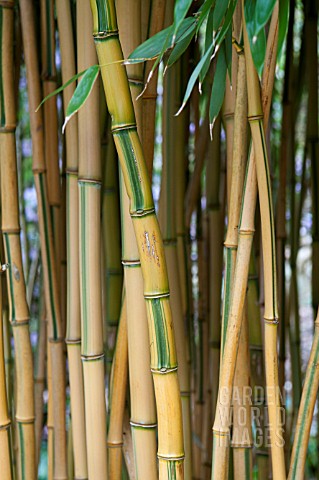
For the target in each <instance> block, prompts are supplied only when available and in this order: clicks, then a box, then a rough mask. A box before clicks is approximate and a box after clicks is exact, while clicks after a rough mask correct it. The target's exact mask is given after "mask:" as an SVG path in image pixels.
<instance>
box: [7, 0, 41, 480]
mask: <svg viewBox="0 0 319 480" xmlns="http://www.w3.org/2000/svg"><path fill="white" fill-rule="evenodd" d="M13 6H14V4H13V2H11V1H7V2H2V4H1V5H0V36H1V47H0V48H1V58H0V74H1V81H0V84H1V87H0V105H1V107H0V119H1V123H0V127H1V129H0V158H1V207H2V218H1V228H2V233H3V238H4V251H5V259H6V263H7V264H8V271H7V274H6V277H7V292H8V302H9V319H10V323H11V326H12V328H13V336H14V344H15V357H14V358H15V375H16V379H15V384H16V385H15V421H16V429H17V440H18V474H19V478H21V479H30V480H31V479H35V478H36V471H35V434H34V415H35V413H34V391H33V375H32V372H33V359H32V350H31V343H30V338H29V309H28V305H27V299H26V288H25V281H24V273H23V265H22V252H21V243H20V225H19V207H18V178H17V161H16V144H15V127H16V111H15V101H14V78H13V73H14V64H13V25H14V12H13ZM1 306H2V305H1ZM1 315H2V312H1ZM1 328H2V324H1ZM2 348H3V337H2V332H1V350H2ZM1 357H2V358H3V350H2V351H1ZM3 373H4V372H3ZM2 378H3V380H4V379H5V375H3V376H2ZM1 390H2V400H4V409H5V410H6V401H5V398H3V397H5V392H6V390H5V389H4V388H2V389H1ZM6 417H8V415H7V412H5V411H4V412H3V413H2V418H1V425H3V427H4V434H5V435H6V436H7V435H8V434H9V429H8V428H7V426H6V425H5V423H7V424H8V427H9V418H6ZM2 437H3V435H2ZM7 440H9V438H8V437H7ZM7 448H8V445H7ZM3 453H4V460H5V457H6V446H5V445H4V451H3ZM4 465H6V466H8V465H7V464H6V463H5V462H4ZM8 473H9V475H12V472H11V468H10V472H8Z"/></svg>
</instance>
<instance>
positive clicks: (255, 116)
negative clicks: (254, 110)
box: [248, 113, 264, 123]
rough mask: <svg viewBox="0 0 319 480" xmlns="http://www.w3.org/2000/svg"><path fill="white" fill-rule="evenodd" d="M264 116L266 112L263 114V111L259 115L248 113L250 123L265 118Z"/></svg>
mask: <svg viewBox="0 0 319 480" xmlns="http://www.w3.org/2000/svg"><path fill="white" fill-rule="evenodd" d="M263 118H264V114H263V113H261V114H259V115H248V121H249V122H250V123H252V122H259V121H260V120H263Z"/></svg>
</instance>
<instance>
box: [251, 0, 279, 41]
mask: <svg viewBox="0 0 319 480" xmlns="http://www.w3.org/2000/svg"><path fill="white" fill-rule="evenodd" d="M275 3H276V0H257V1H256V7H255V23H256V33H257V34H258V33H259V32H260V30H262V29H263V28H264V26H265V25H266V23H267V22H268V20H269V18H270V16H271V14H272V11H273V9H274V6H275Z"/></svg>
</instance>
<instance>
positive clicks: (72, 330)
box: [56, 0, 87, 478]
mask: <svg viewBox="0 0 319 480" xmlns="http://www.w3.org/2000/svg"><path fill="white" fill-rule="evenodd" d="M56 11H57V20H58V30H59V39H60V50H61V69H62V81H63V83H65V82H66V81H67V80H69V79H70V78H71V77H72V76H74V74H75V71H76V70H75V52H74V39H73V32H72V18H71V8H70V3H69V2H65V1H63V0H56ZM74 89H75V84H72V85H70V86H68V87H67V88H65V89H64V90H63V101H64V110H66V107H67V105H68V103H69V101H70V98H71V97H72V94H73V92H74ZM65 136H66V189H67V191H66V196H67V218H66V220H67V221H66V229H67V260H68V264H67V330H66V343H67V351H68V360H69V382H70V392H71V398H70V401H71V416H72V430H73V437H72V439H73V441H72V445H73V456H74V470H75V476H76V478H81V477H83V478H85V477H87V453H86V451H87V449H86V433H85V415H84V386H83V369H82V364H81V313H80V282H79V234H78V232H79V197H78V122H77V117H75V118H73V119H71V120H70V122H69V124H68V128H67V129H66V132H65Z"/></svg>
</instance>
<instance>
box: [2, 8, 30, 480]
mask: <svg viewBox="0 0 319 480" xmlns="http://www.w3.org/2000/svg"><path fill="white" fill-rule="evenodd" d="M2 8H3V7H0V11H1V10H2ZM0 15H2V12H1V13H0ZM10 430H11V419H10V417H9V409H8V401H7V388H6V374H5V363H4V346H3V315H2V286H1V280H0V465H1V475H3V478H5V479H8V480H13V469H12V462H11V439H10ZM34 478H35V476H34Z"/></svg>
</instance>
